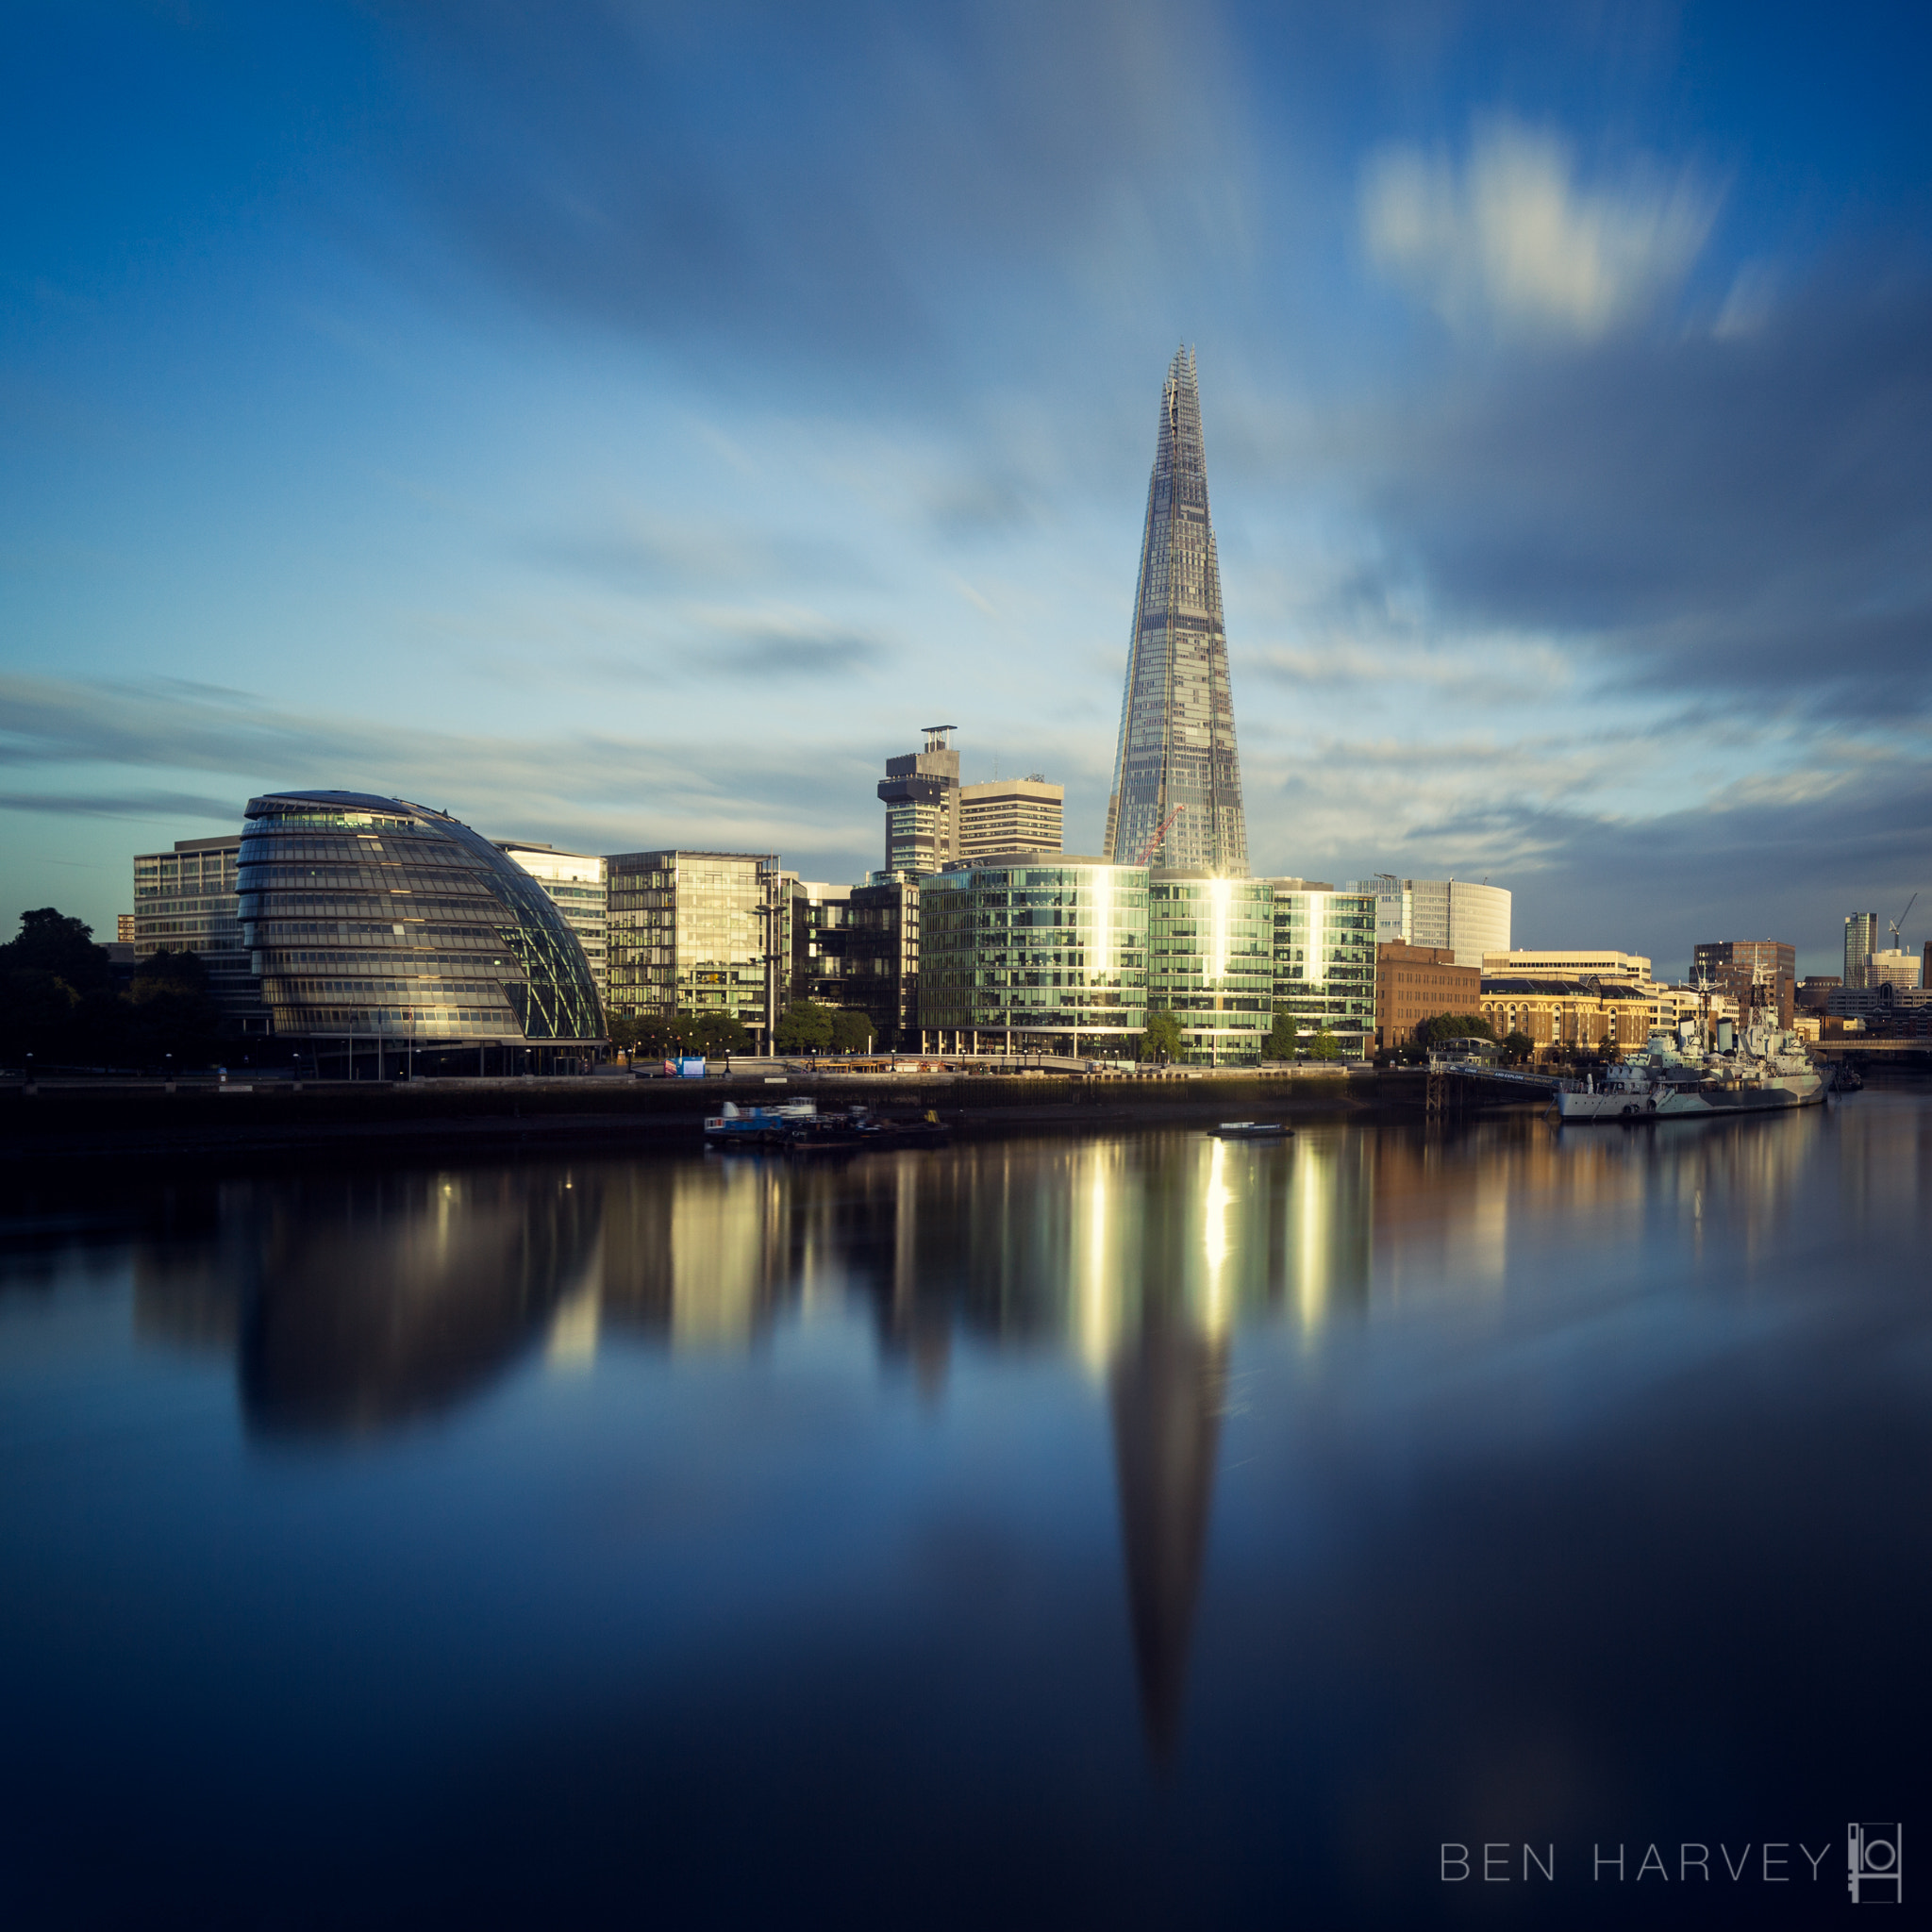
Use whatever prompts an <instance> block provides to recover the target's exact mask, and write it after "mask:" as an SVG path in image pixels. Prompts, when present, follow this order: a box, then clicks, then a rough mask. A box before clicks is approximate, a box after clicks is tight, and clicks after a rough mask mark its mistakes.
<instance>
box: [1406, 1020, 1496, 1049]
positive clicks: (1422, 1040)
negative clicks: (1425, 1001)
mask: <svg viewBox="0 0 1932 1932" xmlns="http://www.w3.org/2000/svg"><path fill="white" fill-rule="evenodd" d="M1415 1037H1416V1041H1417V1044H1418V1045H1421V1046H1434V1045H1436V1044H1437V1043H1438V1042H1439V1041H1444V1040H1493V1039H1495V1037H1496V1029H1495V1028H1494V1027H1493V1026H1491V1024H1490V1023H1489V1022H1488V1021H1487V1020H1486V1019H1484V1018H1483V1016H1482V1015H1481V1014H1480V1013H1438V1014H1437V1015H1436V1016H1435V1018H1434V1019H1432V1020H1422V1021H1418V1022H1417V1023H1416V1029H1415Z"/></svg>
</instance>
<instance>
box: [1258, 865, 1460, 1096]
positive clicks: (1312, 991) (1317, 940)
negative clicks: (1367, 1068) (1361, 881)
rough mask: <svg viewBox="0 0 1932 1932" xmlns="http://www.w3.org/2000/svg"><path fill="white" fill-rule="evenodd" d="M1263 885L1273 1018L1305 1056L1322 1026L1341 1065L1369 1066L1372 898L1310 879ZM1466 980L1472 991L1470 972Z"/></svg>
mask: <svg viewBox="0 0 1932 1932" xmlns="http://www.w3.org/2000/svg"><path fill="white" fill-rule="evenodd" d="M1266 883H1267V884H1268V885H1269V887H1270V888H1271V889H1272V890H1273V891H1274V1011H1275V1012H1277V1013H1287V1014H1289V1015H1291V1017H1292V1018H1293V1020H1294V1022H1295V1031H1296V1034H1297V1037H1298V1041H1299V1044H1300V1046H1301V1047H1302V1049H1303V1050H1304V1051H1306V1050H1307V1045H1308V1042H1309V1041H1310V1040H1311V1039H1312V1038H1313V1037H1314V1034H1315V1032H1316V1030H1317V1028H1318V1027H1321V1026H1326V1027H1327V1029H1328V1031H1329V1032H1330V1033H1332V1034H1333V1035H1334V1036H1335V1043H1336V1045H1337V1047H1338V1048H1339V1049H1340V1051H1341V1057H1342V1058H1344V1059H1351V1060H1356V1059H1365V1058H1368V1057H1369V1055H1370V1054H1371V1053H1373V1052H1374V1041H1375V898H1374V893H1373V892H1362V891H1336V890H1335V888H1334V887H1333V886H1327V885H1323V884H1321V883H1319V882H1317V881H1314V880H1308V879H1270V880H1268V881H1266ZM1469 978H1470V988H1471V991H1474V989H1475V985H1476V975H1475V974H1474V972H1473V971H1472V973H1471V974H1470V975H1469ZM1270 1024H1271V1026H1272V1025H1273V1022H1272V1021H1271V1022H1270Z"/></svg>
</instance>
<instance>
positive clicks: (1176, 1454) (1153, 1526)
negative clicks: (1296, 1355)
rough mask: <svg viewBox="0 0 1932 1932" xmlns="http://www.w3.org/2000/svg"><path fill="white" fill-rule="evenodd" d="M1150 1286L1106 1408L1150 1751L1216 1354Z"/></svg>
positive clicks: (1215, 1427)
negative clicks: (1109, 1411)
mask: <svg viewBox="0 0 1932 1932" xmlns="http://www.w3.org/2000/svg"><path fill="white" fill-rule="evenodd" d="M1202 1312H1203V1311H1201V1310H1199V1309H1191V1308H1190V1307H1188V1305H1187V1303H1186V1301H1185V1300H1184V1299H1183V1298H1180V1297H1176V1296H1173V1295H1169V1294H1163V1293H1160V1292H1158V1291H1155V1292H1150V1293H1149V1294H1148V1295H1147V1296H1146V1297H1145V1298H1144V1299H1143V1301H1142V1304H1141V1319H1140V1322H1139V1324H1137V1326H1136V1328H1135V1329H1134V1331H1133V1332H1132V1333H1130V1334H1128V1335H1124V1336H1123V1337H1122V1338H1121V1341H1120V1345H1119V1349H1118V1352H1117V1354H1116V1356H1115V1358H1114V1366H1113V1374H1112V1378H1111V1380H1112V1388H1111V1408H1112V1413H1113V1438H1114V1468H1115V1473H1116V1475H1117V1477H1118V1480H1119V1483H1120V1510H1121V1544H1122V1552H1123V1556H1124V1560H1125V1565H1126V1573H1127V1612H1128V1619H1129V1622H1130V1624H1131V1625H1132V1630H1133V1641H1134V1665H1135V1674H1136V1676H1137V1678H1138V1680H1139V1684H1140V1692H1141V1722H1142V1724H1143V1725H1144V1726H1145V1729H1146V1733H1147V1742H1148V1747H1149V1749H1150V1750H1151V1751H1152V1753H1153V1755H1154V1757H1155V1758H1156V1760H1157V1761H1158V1762H1159V1763H1161V1764H1166V1763H1167V1762H1169V1761H1170V1760H1171V1759H1172V1758H1173V1757H1174V1749H1175V1746H1176V1745H1177V1743H1178V1742H1179V1739H1180V1728H1181V1711H1182V1699H1183V1694H1184V1692H1185V1691H1186V1688H1187V1674H1188V1651H1189V1645H1190V1641H1191V1636H1192V1632H1193V1622H1194V1605H1195V1602H1196V1600H1197V1598H1198V1597H1199V1595H1200V1590H1201V1565H1202V1560H1203V1557H1204V1556H1205V1554H1206V1550H1207V1543H1208V1512H1209V1507H1210V1505H1211V1502H1212V1497H1213V1489H1214V1461H1215V1456H1216V1452H1217V1450H1218V1447H1219V1443H1220V1437H1221V1415H1222V1408H1223V1386H1224V1374H1225V1369H1226V1363H1227V1338H1226V1335H1225V1332H1224V1331H1219V1332H1217V1331H1215V1330H1212V1329H1210V1328H1209V1327H1208V1326H1207V1325H1206V1324H1204V1323H1203V1322H1202V1321H1201V1320H1200V1319H1199V1316H1200V1314H1201V1313H1202Z"/></svg>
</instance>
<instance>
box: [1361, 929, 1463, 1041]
mask: <svg viewBox="0 0 1932 1932" xmlns="http://www.w3.org/2000/svg"><path fill="white" fill-rule="evenodd" d="M1482 991H1483V975H1482V970H1481V968H1480V967H1476V966H1458V965H1457V963H1456V954H1455V952H1454V950H1453V949H1452V948H1450V947H1448V946H1411V945H1407V944H1405V943H1404V942H1403V941H1401V940H1391V941H1388V942H1387V943H1386V944H1383V945H1378V946H1377V947H1376V948H1375V1045H1376V1046H1377V1047H1378V1048H1379V1049H1381V1050H1382V1051H1383V1052H1385V1053H1386V1052H1388V1051H1389V1050H1390V1049H1391V1048H1393V1047H1398V1046H1404V1045H1406V1044H1407V1042H1408V1041H1409V1040H1410V1039H1412V1038H1413V1036H1414V1034H1415V1029H1416V1027H1417V1026H1418V1025H1419V1024H1421V1023H1422V1022H1423V1021H1424V1020H1433V1019H1434V1018H1435V1017H1436V1015H1437V1014H1438V1013H1470V1014H1477V1013H1480V1012H1481V1011H1482V1009H1483V1002H1482Z"/></svg>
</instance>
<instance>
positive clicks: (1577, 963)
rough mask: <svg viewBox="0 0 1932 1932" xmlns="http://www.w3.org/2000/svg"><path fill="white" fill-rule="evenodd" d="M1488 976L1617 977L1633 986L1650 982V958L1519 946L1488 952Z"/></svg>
mask: <svg viewBox="0 0 1932 1932" xmlns="http://www.w3.org/2000/svg"><path fill="white" fill-rule="evenodd" d="M1482 970H1483V973H1484V974H1485V975H1487V976H1491V977H1495V976H1499V975H1502V974H1517V975H1518V976H1519V977H1520V976H1522V975H1523V974H1528V975H1529V976H1530V977H1531V978H1533V979H1583V978H1586V977H1594V978H1597V979H1614V980H1618V981H1620V982H1623V983H1624V984H1627V985H1632V986H1647V985H1648V984H1649V983H1650V960H1649V958H1647V957H1646V956H1645V955H1644V954H1642V953H1612V952H1606V951H1602V950H1594V951H1590V950H1586V951H1577V952H1551V951H1549V950H1548V949H1547V948H1534V947H1521V946H1519V947H1516V948H1514V949H1512V950H1511V951H1509V952H1505V953H1485V954H1484V955H1483V958H1482Z"/></svg>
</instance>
